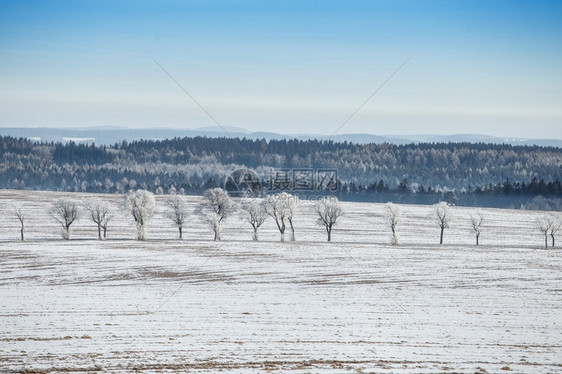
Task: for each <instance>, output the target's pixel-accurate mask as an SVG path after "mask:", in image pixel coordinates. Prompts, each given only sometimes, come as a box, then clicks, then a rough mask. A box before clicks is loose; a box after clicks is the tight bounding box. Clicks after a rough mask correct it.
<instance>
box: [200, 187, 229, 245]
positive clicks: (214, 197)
mask: <svg viewBox="0 0 562 374" xmlns="http://www.w3.org/2000/svg"><path fill="white" fill-rule="evenodd" d="M200 211H201V215H202V217H203V220H204V221H205V222H207V224H209V226H211V228H212V229H213V231H214V233H215V240H221V223H222V221H223V220H224V219H226V218H227V217H228V216H229V215H230V214H231V213H232V212H233V211H234V202H233V201H232V199H231V198H230V196H228V193H227V192H226V191H225V190H223V189H222V188H218V187H217V188H211V189H208V190H207V191H205V194H204V195H203V201H202V203H201V207H200Z"/></svg>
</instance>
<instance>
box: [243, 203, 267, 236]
mask: <svg viewBox="0 0 562 374" xmlns="http://www.w3.org/2000/svg"><path fill="white" fill-rule="evenodd" d="M244 211H245V216H246V220H247V221H248V223H249V224H250V225H252V228H253V229H254V233H253V236H252V238H253V240H256V241H257V240H258V229H259V228H260V226H261V225H262V224H263V223H264V222H265V220H266V219H267V217H268V215H267V210H266V206H265V202H264V201H261V202H259V203H258V202H257V201H256V200H253V201H252V202H250V203H249V204H246V205H245V206H244Z"/></svg>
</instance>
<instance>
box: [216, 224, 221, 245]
mask: <svg viewBox="0 0 562 374" xmlns="http://www.w3.org/2000/svg"><path fill="white" fill-rule="evenodd" d="M220 240H221V225H220V223H219V224H216V225H215V241H217V242H218V241H220Z"/></svg>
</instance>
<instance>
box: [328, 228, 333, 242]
mask: <svg viewBox="0 0 562 374" xmlns="http://www.w3.org/2000/svg"><path fill="white" fill-rule="evenodd" d="M328 241H329V242H331V241H332V229H328Z"/></svg>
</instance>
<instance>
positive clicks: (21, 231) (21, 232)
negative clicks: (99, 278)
mask: <svg viewBox="0 0 562 374" xmlns="http://www.w3.org/2000/svg"><path fill="white" fill-rule="evenodd" d="M20 235H21V241H22V242H23V225H21V230H20ZM553 243H554V242H553ZM552 246H554V244H553V245H552Z"/></svg>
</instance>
